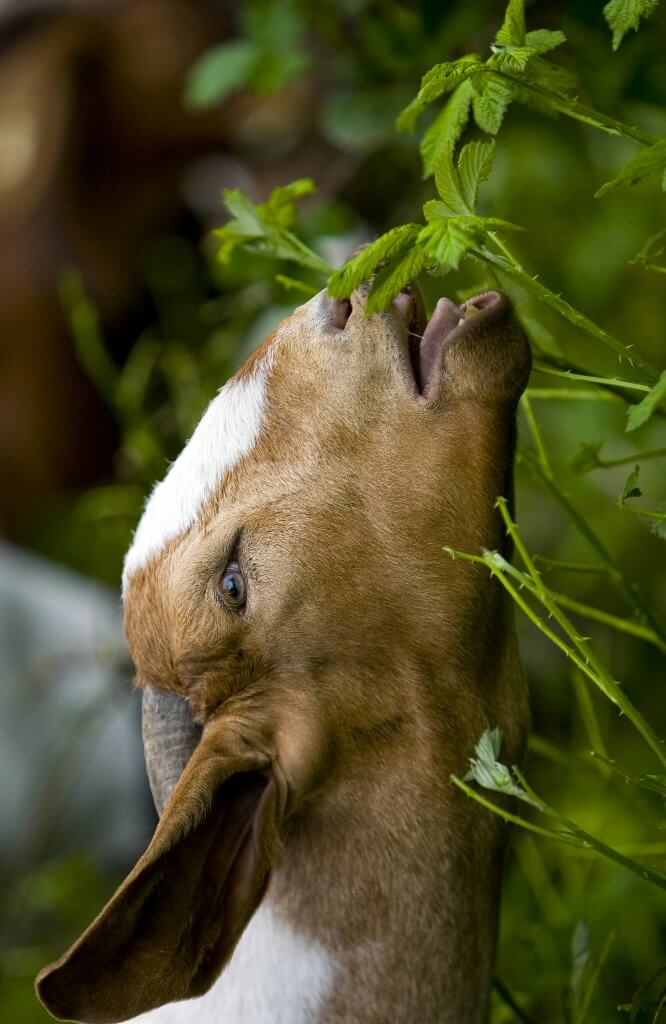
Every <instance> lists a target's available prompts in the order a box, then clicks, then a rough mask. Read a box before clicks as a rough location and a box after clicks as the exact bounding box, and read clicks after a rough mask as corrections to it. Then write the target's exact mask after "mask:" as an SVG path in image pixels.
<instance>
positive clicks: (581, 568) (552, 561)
mask: <svg viewBox="0 0 666 1024" xmlns="http://www.w3.org/2000/svg"><path fill="white" fill-rule="evenodd" d="M534 561H535V562H540V563H541V564H542V565H544V566H545V567H546V569H562V570H564V571H565V572H587V573H596V574H597V575H603V576H607V575H608V569H607V568H606V566H605V565H598V564H597V563H596V562H561V561H559V559H557V558H546V556H545V555H534Z"/></svg>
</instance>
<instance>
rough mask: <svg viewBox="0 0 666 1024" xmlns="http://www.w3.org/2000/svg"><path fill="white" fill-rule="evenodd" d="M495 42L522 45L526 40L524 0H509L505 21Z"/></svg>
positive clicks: (503, 44) (505, 44) (504, 44)
mask: <svg viewBox="0 0 666 1024" xmlns="http://www.w3.org/2000/svg"><path fill="white" fill-rule="evenodd" d="M495 42H496V43H500V45H502V46H522V45H523V43H524V42H525V4H524V0H509V5H508V7H507V9H506V11H505V14H504V22H503V24H502V27H501V29H500V30H499V32H498V33H497V35H496V36H495Z"/></svg>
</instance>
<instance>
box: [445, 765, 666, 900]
mask: <svg viewBox="0 0 666 1024" xmlns="http://www.w3.org/2000/svg"><path fill="white" fill-rule="evenodd" d="M514 771H515V769H514ZM516 775H517V776H518V777H519V779H520V780H521V781H524V780H523V779H522V776H520V775H519V773H518V772H516ZM449 778H450V779H451V782H453V784H454V785H455V786H457V787H458V789H461V790H462V791H463V793H465V794H466V795H467V796H469V797H471V798H472V800H476V802H477V803H479V804H481V806H482V807H485V808H486V809H487V810H489V811H493V812H494V813H495V814H497V815H498V816H499V817H500V818H502V819H503V820H504V821H507V822H509V823H510V824H513V825H519V826H520V828H525V829H527V830H528V831H529V832H534V833H536V835H540V836H544V837H545V838H547V839H555V840H556V841H557V842H559V843H564V844H565V845H567V846H577V847H580V846H583V847H590V848H591V849H593V850H595V851H596V852H597V853H598V854H600V855H601V856H602V857H605V858H606V859H607V860H611V861H613V862H614V863H615V864H619V865H620V866H621V867H623V868H626V869H627V870H628V871H631V872H632V873H633V874H634V875H638V877H639V878H642V879H644V881H646V882H651V883H652V884H653V885H656V886H657V887H658V888H659V889H663V890H665V891H666V878H665V877H664V876H663V875H660V874H658V872H656V871H652V870H651V869H650V868H647V867H645V866H644V865H643V864H638V863H637V862H636V861H633V860H631V858H630V857H626V856H625V855H624V854H622V853H620V852H619V851H618V850H616V849H614V848H613V847H612V846H608V845H607V844H606V843H603V842H602V841H601V840H600V839H597V838H596V836H593V835H591V834H590V833H589V832H586V831H585V829H582V828H580V826H579V825H577V824H576V823H575V822H574V821H571V820H570V819H569V818H566V817H565V816H564V815H563V814H560V813H559V811H556V810H555V809H554V808H553V807H549V806H548V805H547V804H544V803H543V801H541V800H540V801H539V803H540V805H541V809H542V813H544V814H546V815H548V816H549V817H551V818H554V819H555V821H557V822H559V823H561V824H562V825H563V826H564V829H565V831H562V832H558V831H555V830H553V829H547V828H541V827H540V826H539V825H534V824H533V823H532V822H531V821H527V820H526V819H525V818H521V817H520V816H519V815H517V814H512V813H511V812H510V811H506V810H505V809H504V808H503V807H500V806H499V804H496V803H494V802H493V801H492V800H488V799H487V797H485V796H482V795H481V793H479V792H477V791H476V790H474V789H472V787H471V786H468V785H467V784H466V783H465V782H463V781H462V779H459V778H458V776H457V775H450V776H449ZM527 791H528V792H530V793H531V790H530V789H529V787H527Z"/></svg>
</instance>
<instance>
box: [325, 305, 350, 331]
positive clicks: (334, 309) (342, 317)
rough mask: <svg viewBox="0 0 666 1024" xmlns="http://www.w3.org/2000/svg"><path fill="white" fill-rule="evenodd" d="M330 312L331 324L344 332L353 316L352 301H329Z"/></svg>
mask: <svg viewBox="0 0 666 1024" xmlns="http://www.w3.org/2000/svg"><path fill="white" fill-rule="evenodd" d="M328 312H329V316H330V318H331V323H332V324H333V326H334V327H337V328H338V330H340V331H343V330H344V329H345V327H346V326H347V321H348V320H349V317H350V316H351V312H352V304H351V300H350V299H329V305H328Z"/></svg>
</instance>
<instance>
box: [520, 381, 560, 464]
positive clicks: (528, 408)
mask: <svg viewBox="0 0 666 1024" xmlns="http://www.w3.org/2000/svg"><path fill="white" fill-rule="evenodd" d="M521 405H522V407H523V409H524V411H525V418H526V420H527V424H528V426H529V428H530V433H531V434H532V438H533V440H534V446H535V448H536V451H537V457H538V459H539V462H540V463H541V465H542V467H543V471H544V473H545V474H546V476H548V477H550V478H551V479H552V476H553V467H552V466H551V464H550V459H549V458H548V452H547V451H546V446H545V444H544V441H543V435H542V433H541V430H540V429H539V424H538V423H537V419H536V416H535V415H534V409H533V408H532V403H531V401H530V397H529V395H528V393H527V392H525V393H524V394H523V397H522V399H521Z"/></svg>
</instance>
